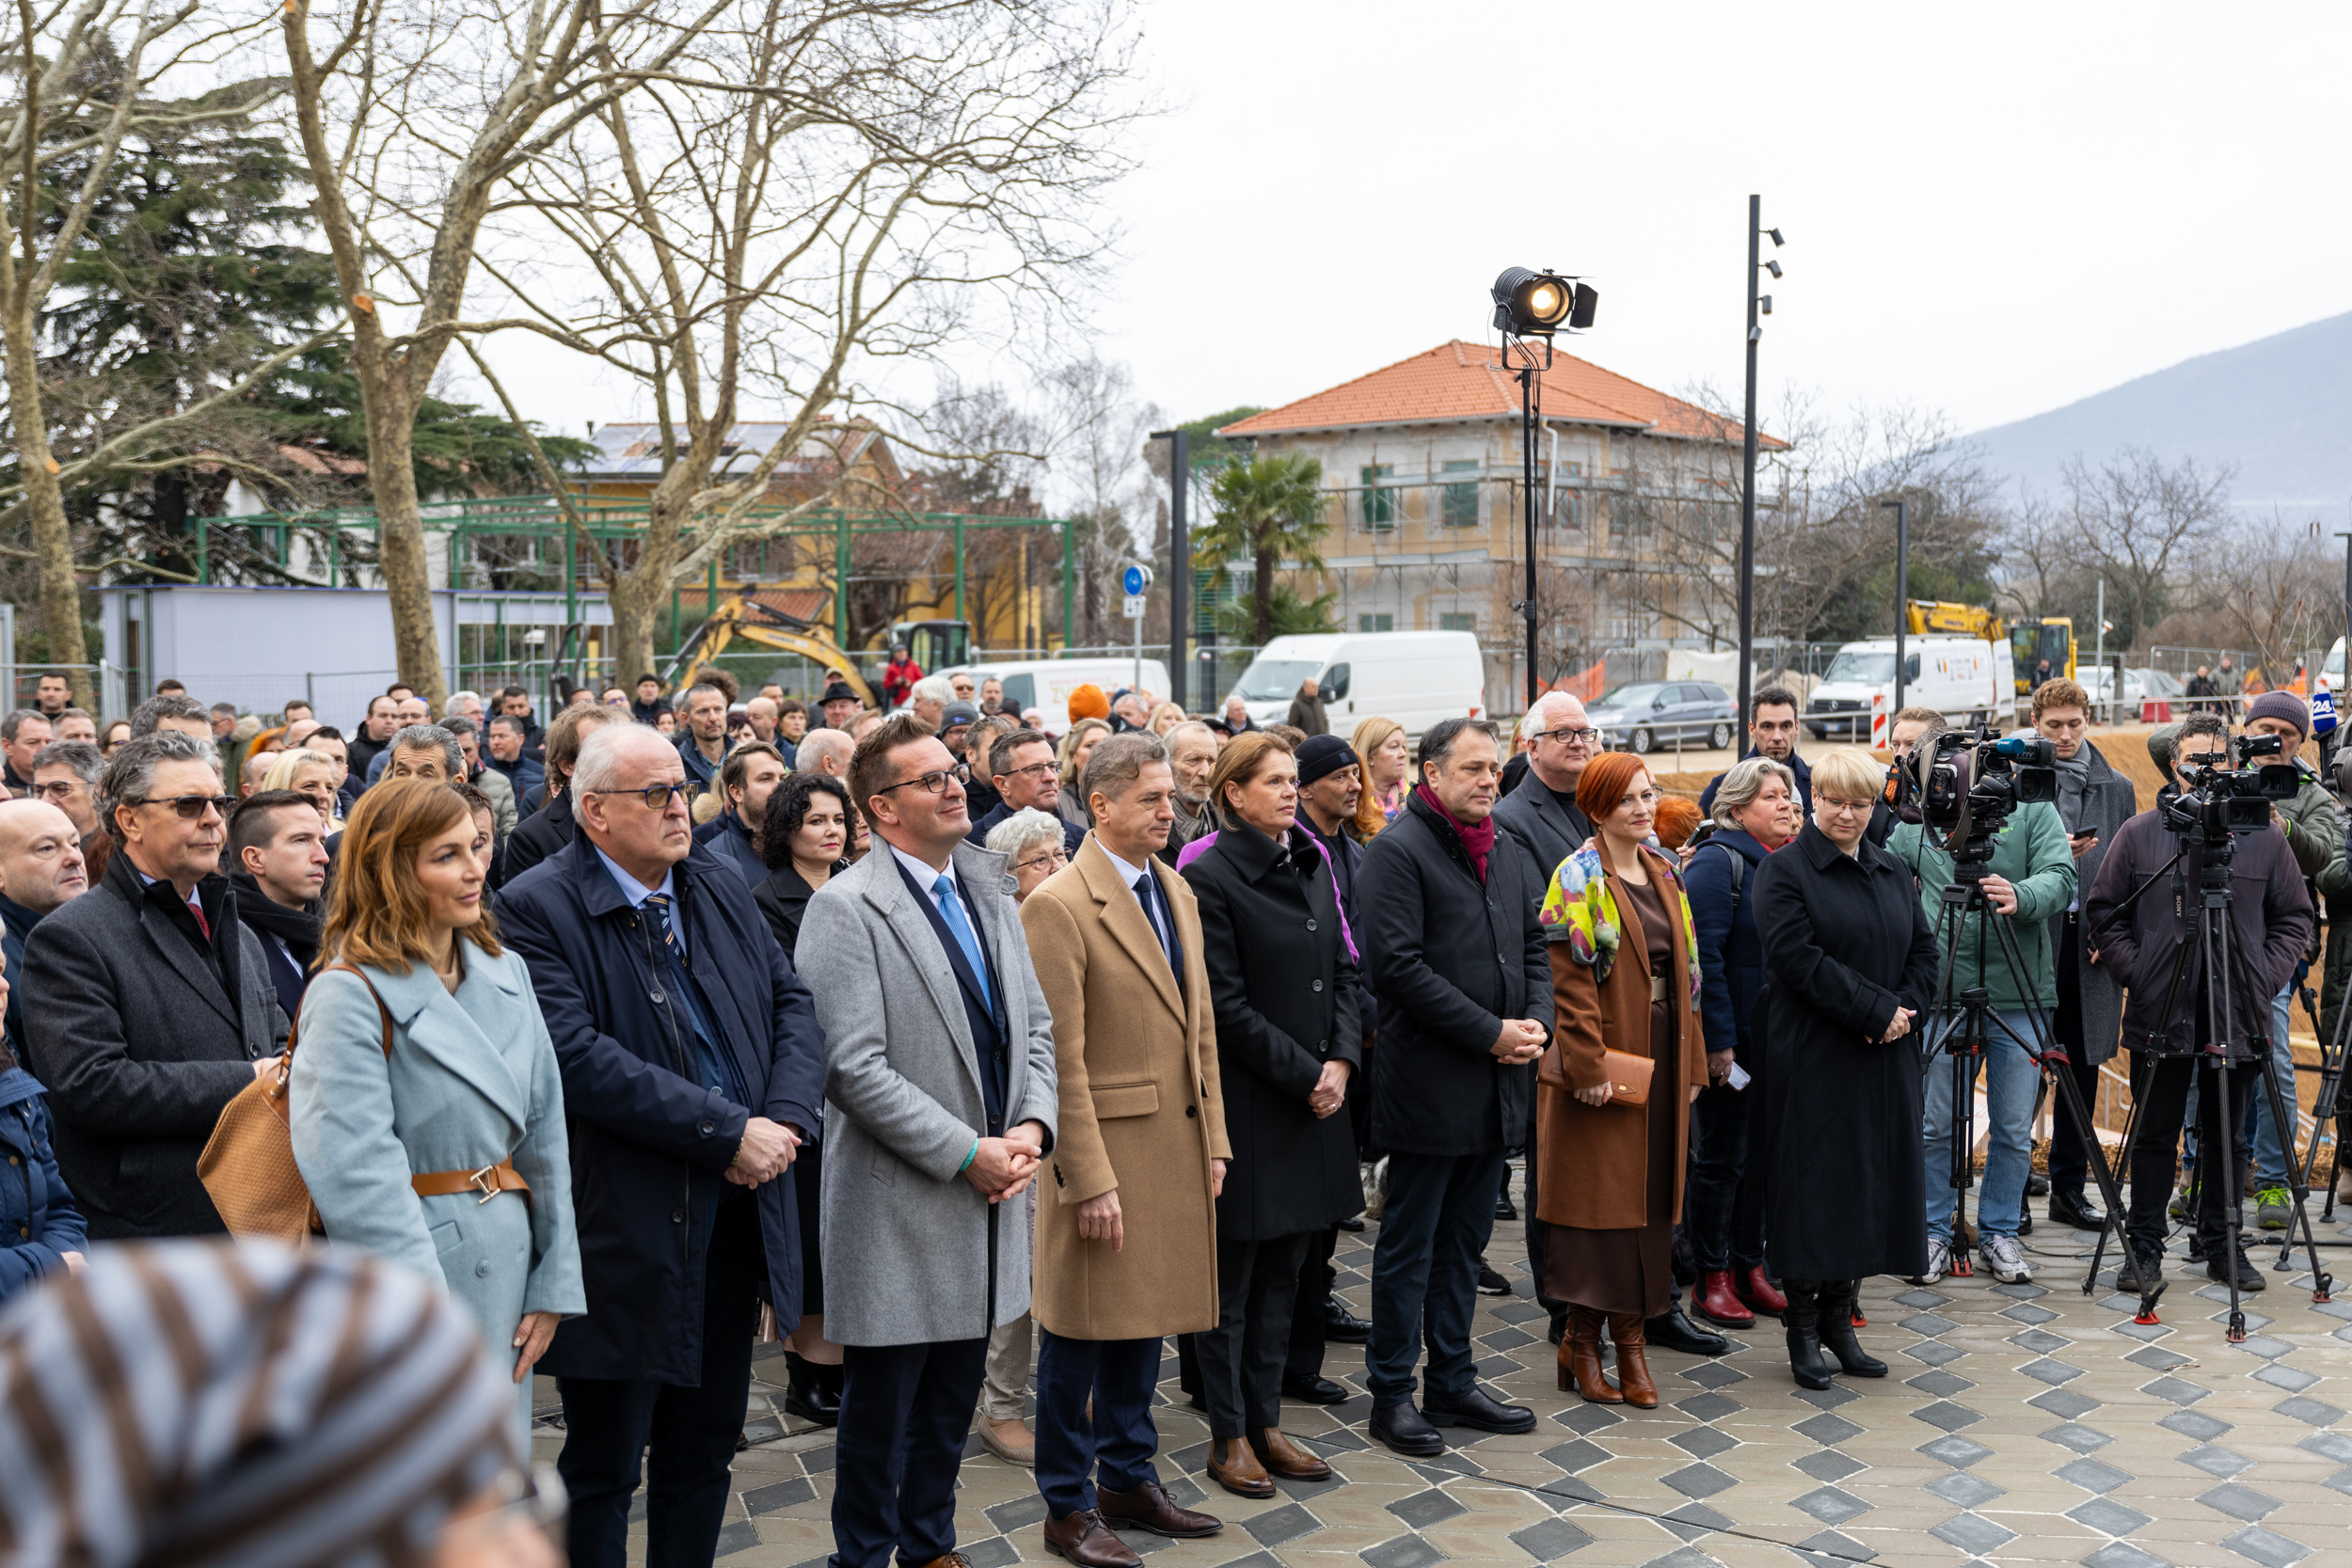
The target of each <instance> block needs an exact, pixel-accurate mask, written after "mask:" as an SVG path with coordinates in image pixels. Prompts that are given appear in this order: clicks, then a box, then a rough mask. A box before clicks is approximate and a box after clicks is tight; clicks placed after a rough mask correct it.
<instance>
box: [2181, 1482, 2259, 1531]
mask: <svg viewBox="0 0 2352 1568" xmlns="http://www.w3.org/2000/svg"><path fill="white" fill-rule="evenodd" d="M2197 1500H2198V1501H2199V1502H2201V1503H2203V1504H2204V1505H2205V1506H2206V1507H2207V1508H2210V1509H2215V1510H2217V1511H2219V1512H2220V1513H2226V1514H2228V1515H2229V1516H2230V1517H2231V1518H2233V1519H2244V1520H2246V1521H2248V1522H2249V1523H2251V1522H2252V1521H2254V1520H2256V1519H2263V1518H2267V1517H2268V1516H2269V1515H2270V1514H2271V1513H2274V1512H2276V1511H2277V1509H2278V1507H2279V1499H2278V1498H2276V1497H2265V1496H2264V1495H2263V1494H2262V1493H2260V1492H2257V1491H2255V1490H2254V1489H2253V1488H2252V1487H2250V1486H2240V1485H2239V1484H2238V1483H2237V1482H2235V1481H2227V1482H2224V1483H2223V1484H2221V1485H2219V1486H2217V1487H2215V1488H2213V1489H2212V1490H2211V1491H2209V1492H2202V1493H2200V1494H2199V1495H2198V1497H2197Z"/></svg>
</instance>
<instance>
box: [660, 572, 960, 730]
mask: <svg viewBox="0 0 2352 1568" xmlns="http://www.w3.org/2000/svg"><path fill="white" fill-rule="evenodd" d="M736 641H744V642H749V643H751V644H753V645H754V646H755V647H761V648H772V649H774V650H775V651H776V652H777V653H782V654H798V655H800V656H801V657H803V658H805V659H807V660H808V661H809V662H810V663H812V664H815V665H817V666H818V668H819V669H825V670H838V671H840V672H841V673H842V675H843V676H844V677H845V678H846V679H847V680H848V681H849V683H850V689H851V690H852V691H855V692H856V693H857V696H858V701H859V702H861V703H864V704H865V705H866V706H867V707H879V706H881V704H880V703H879V702H877V701H876V700H875V696H874V689H873V688H872V687H871V686H869V685H867V684H866V676H865V675H864V674H863V673H861V672H860V671H859V669H858V661H857V657H856V656H855V655H853V654H850V653H847V652H845V651H843V649H842V647H841V645H840V644H839V643H837V642H835V641H834V640H833V638H832V637H831V635H829V634H828V633H827V632H826V630H825V628H824V627H823V626H821V625H820V624H818V622H815V621H805V620H803V619H802V618H801V617H800V616H798V615H791V614H787V613H786V612H785V611H783V610H777V609H774V608H773V607H771V606H769V605H764V604H761V603H760V602H759V601H758V600H757V599H754V598H751V597H748V596H746V595H744V594H732V595H730V596H728V597H726V598H723V599H721V600H720V601H719V607H718V609H717V610H713V611H712V612H711V614H710V618H709V619H708V620H707V621H705V622H704V623H703V624H702V625H701V626H696V627H695V628H694V630H693V633H692V634H691V636H689V637H688V638H687V639H686V641H685V642H683V643H682V644H680V645H679V648H678V651H677V654H676V656H675V657H674V658H673V659H672V661H671V664H670V669H669V672H668V673H669V680H670V689H672V690H673V691H683V690H685V689H687V688H688V687H690V686H691V685H693V684H694V680H695V677H696V676H697V675H699V674H700V673H702V671H703V669H704V667H705V666H707V665H708V664H710V663H712V662H713V661H715V660H716V659H717V658H718V657H719V656H720V655H721V654H723V653H724V652H725V651H726V650H727V646H728V644H729V643H732V642H736ZM890 641H891V642H892V643H894V644H904V645H905V646H906V648H907V649H908V651H909V652H910V653H911V654H913V656H914V661H915V662H916V663H917V664H920V665H921V666H922V667H923V668H924V669H926V670H940V669H946V668H947V667H949V666H951V665H957V664H963V663H967V662H969V661H970V658H971V648H972V627H971V624H970V623H969V622H965V621H901V622H898V624H896V625H895V626H892V627H891V628H890ZM883 657H888V650H887V649H885V650H883Z"/></svg>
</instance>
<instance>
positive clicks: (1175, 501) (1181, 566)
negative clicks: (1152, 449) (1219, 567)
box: [1152, 430, 1192, 707]
mask: <svg viewBox="0 0 2352 1568" xmlns="http://www.w3.org/2000/svg"><path fill="white" fill-rule="evenodd" d="M1152 439H1153V440H1154V441H1157V440H1162V439H1165V440H1166V441H1167V442H1168V701H1169V702H1171V703H1174V704H1175V705H1177V706H1178V707H1183V706H1184V677H1185V676H1186V675H1187V674H1189V673H1191V670H1192V666H1191V663H1190V662H1189V661H1188V660H1187V659H1186V657H1184V656H1185V654H1186V653H1187V652H1188V651H1189V649H1190V647H1191V638H1190V637H1189V635H1188V634H1189V633H1190V631H1191V630H1192V626H1191V625H1190V623H1191V619H1192V564H1191V562H1192V528H1191V523H1190V520H1189V519H1188V518H1187V517H1186V515H1185V512H1184V505H1185V502H1186V501H1187V500H1188V499H1190V492H1191V489H1192V437H1191V436H1190V435H1189V434H1187V433H1186V432H1184V431H1181V430H1155V431H1153V432H1152Z"/></svg>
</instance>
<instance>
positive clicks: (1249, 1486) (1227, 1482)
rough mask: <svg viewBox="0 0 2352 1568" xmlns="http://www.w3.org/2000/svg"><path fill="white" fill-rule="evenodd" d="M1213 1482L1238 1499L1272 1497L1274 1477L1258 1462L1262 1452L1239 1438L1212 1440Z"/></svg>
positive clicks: (1210, 1453) (1211, 1462)
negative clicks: (1259, 1452) (1259, 1453)
mask: <svg viewBox="0 0 2352 1568" xmlns="http://www.w3.org/2000/svg"><path fill="white" fill-rule="evenodd" d="M1209 1479H1210V1480H1211V1481H1215V1482H1216V1483H1217V1484H1218V1485H1219V1486H1222V1487H1223V1488H1225V1490H1227V1491H1228V1492H1231V1493H1232V1495H1233V1496H1234V1497H1272V1496H1274V1478H1273V1477H1271V1476H1269V1475H1267V1474H1266V1473H1265V1466H1264V1465H1261V1464H1259V1463H1258V1452H1257V1450H1256V1449H1252V1448H1251V1447H1250V1446H1249V1445H1248V1443H1246V1442H1244V1441H1242V1439H1240V1438H1238V1437H1213V1438H1211V1439H1210V1440H1209Z"/></svg>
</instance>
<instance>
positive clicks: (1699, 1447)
mask: <svg viewBox="0 0 2352 1568" xmlns="http://www.w3.org/2000/svg"><path fill="white" fill-rule="evenodd" d="M1667 1441H1668V1442H1670V1443H1672V1444H1673V1445H1674V1446H1675V1447H1676V1448H1677V1449H1681V1450H1682V1451H1683V1452H1684V1453H1687V1454H1689V1455H1690V1456H1691V1457H1692V1458H1693V1459H1712V1458H1714V1457H1715V1456H1716V1455H1717V1454H1719V1453H1722V1452H1723V1451H1724V1449H1736V1448H1738V1447H1739V1446H1740V1439H1738V1438H1737V1437H1732V1436H1727V1435H1726V1434H1724V1433H1720V1432H1718V1431H1716V1430H1715V1429H1714V1428H1713V1427H1700V1428H1699V1429H1698V1430H1697V1431H1695V1432H1685V1433H1677V1435H1675V1436H1673V1437H1670V1438H1668V1439H1667Z"/></svg>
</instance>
